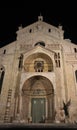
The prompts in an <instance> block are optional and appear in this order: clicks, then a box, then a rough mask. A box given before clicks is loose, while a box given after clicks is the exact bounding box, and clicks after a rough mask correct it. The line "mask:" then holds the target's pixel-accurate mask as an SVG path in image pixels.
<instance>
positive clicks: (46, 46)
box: [0, 16, 77, 123]
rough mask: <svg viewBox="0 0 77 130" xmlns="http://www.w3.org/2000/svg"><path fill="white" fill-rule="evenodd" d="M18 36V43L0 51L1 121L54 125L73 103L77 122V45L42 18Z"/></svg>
mask: <svg viewBox="0 0 77 130" xmlns="http://www.w3.org/2000/svg"><path fill="white" fill-rule="evenodd" d="M16 33H17V39H16V41H14V42H12V43H10V44H9V45H6V46H4V47H2V48H0V122H3V123H5V122H6V123H7V122H14V121H20V122H22V121H24V122H25V123H28V122H29V120H31V122H32V123H40V122H41V121H42V119H43V118H45V119H46V121H47V122H49V123H52V122H54V121H55V111H57V110H58V109H59V108H63V103H65V104H67V103H68V102H69V101H70V100H71V103H70V106H69V113H70V118H71V117H72V118H73V120H76V118H77V45H76V44H74V43H72V42H71V41H70V40H69V39H64V31H63V29H62V26H58V27H54V26H52V25H50V24H48V23H46V22H44V21H43V17H42V16H38V21H37V22H35V23H33V24H31V25H29V26H27V27H24V28H22V27H19V29H18V31H17V32H16Z"/></svg>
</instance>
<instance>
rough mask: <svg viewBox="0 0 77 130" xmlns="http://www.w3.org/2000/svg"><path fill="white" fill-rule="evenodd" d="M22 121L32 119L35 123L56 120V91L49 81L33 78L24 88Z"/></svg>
mask: <svg viewBox="0 0 77 130" xmlns="http://www.w3.org/2000/svg"><path fill="white" fill-rule="evenodd" d="M21 113H22V114H21V116H22V119H24V120H27V119H28V118H29V117H31V118H32V122H33V123H40V122H43V121H44V120H43V119H46V120H47V122H52V121H53V120H54V89H53V85H52V83H51V82H50V80H49V79H47V78H46V77H43V76H33V77H31V78H29V79H28V80H26V81H25V83H24V85H23V87H22V112H21Z"/></svg>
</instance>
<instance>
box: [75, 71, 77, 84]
mask: <svg viewBox="0 0 77 130" xmlns="http://www.w3.org/2000/svg"><path fill="white" fill-rule="evenodd" d="M75 78H76V83H77V70H76V71H75Z"/></svg>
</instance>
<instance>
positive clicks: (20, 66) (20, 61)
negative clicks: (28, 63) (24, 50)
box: [18, 54, 23, 70]
mask: <svg viewBox="0 0 77 130" xmlns="http://www.w3.org/2000/svg"><path fill="white" fill-rule="evenodd" d="M22 64H23V54H21V55H20V57H19V65H18V68H19V70H21V69H22Z"/></svg>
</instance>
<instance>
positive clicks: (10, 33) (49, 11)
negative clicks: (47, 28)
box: [0, 0, 77, 47]
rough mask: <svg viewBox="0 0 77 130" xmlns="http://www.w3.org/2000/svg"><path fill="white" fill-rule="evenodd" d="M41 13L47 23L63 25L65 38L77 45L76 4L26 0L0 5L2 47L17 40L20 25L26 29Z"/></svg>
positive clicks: (56, 0) (0, 40)
mask: <svg viewBox="0 0 77 130" xmlns="http://www.w3.org/2000/svg"><path fill="white" fill-rule="evenodd" d="M53 1H54V2H53ZM73 1H74V0H73ZM40 13H41V14H42V15H43V17H44V21H45V22H47V23H49V24H52V25H54V26H58V25H59V24H62V26H63V29H64V30H65V33H64V37H65V38H69V39H71V41H72V42H74V43H75V44H77V7H76V3H74V2H71V1H70V3H67V2H66V0H65V1H64V2H63V0H62V1H59V0H50V1H48V0H47V1H45V0H39V1H38V0H35V1H33V0H25V2H23V1H21V2H20V3H15V2H12V1H11V0H10V3H9V2H8V3H7V2H6V3H3V4H2V5H1V4H0V47H2V46H4V45H6V44H9V43H10V42H12V41H14V40H15V39H16V31H17V29H18V26H19V25H20V24H22V26H23V27H26V26H27V25H29V24H32V23H34V22H36V21H37V20H38V16H39V15H40Z"/></svg>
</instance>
